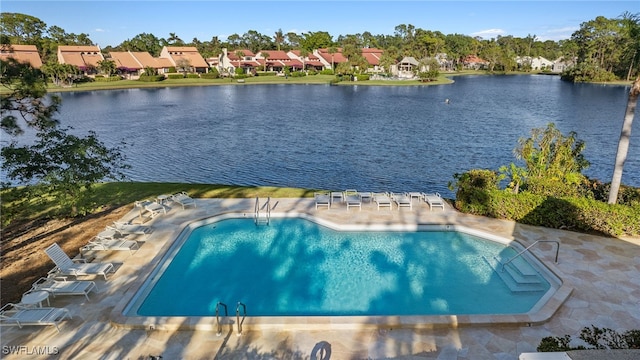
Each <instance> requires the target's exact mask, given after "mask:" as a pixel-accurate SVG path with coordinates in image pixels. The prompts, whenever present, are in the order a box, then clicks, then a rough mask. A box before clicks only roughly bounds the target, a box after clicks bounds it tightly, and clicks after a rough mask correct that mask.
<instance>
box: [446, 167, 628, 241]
mask: <svg viewBox="0 0 640 360" xmlns="http://www.w3.org/2000/svg"><path fill="white" fill-rule="evenodd" d="M454 178H455V179H456V180H455V182H454V183H453V184H451V183H450V184H449V188H450V189H451V190H454V189H455V188H457V191H456V201H455V206H456V208H457V209H458V210H460V211H462V212H466V213H471V214H476V215H483V216H490V217H494V218H498V219H508V220H514V221H517V222H520V223H523V224H529V225H535V226H544V227H548V228H554V229H567V230H573V231H581V232H587V233H594V232H595V233H600V234H605V235H609V236H620V235H629V236H637V235H639V234H640V202H636V201H630V202H629V203H630V205H625V204H614V205H610V204H607V203H606V202H604V201H600V200H597V199H594V198H593V196H591V197H585V196H562V197H558V196H549V195H540V194H533V193H531V192H529V191H523V192H520V193H518V194H514V193H513V192H512V191H508V190H500V189H499V188H498V182H499V180H500V177H499V176H498V175H497V174H496V173H495V172H493V171H491V170H484V169H474V170H470V171H468V172H466V173H463V174H455V175H454ZM637 191H639V189H634V191H632V190H626V192H628V193H631V194H633V195H631V196H630V197H633V196H635V194H636V193H637Z"/></svg>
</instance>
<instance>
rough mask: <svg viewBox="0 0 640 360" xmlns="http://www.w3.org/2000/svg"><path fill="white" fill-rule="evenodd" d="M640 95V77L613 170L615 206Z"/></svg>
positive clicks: (611, 193)
mask: <svg viewBox="0 0 640 360" xmlns="http://www.w3.org/2000/svg"><path fill="white" fill-rule="evenodd" d="M638 95H640V76H638V78H637V79H636V81H634V82H633V85H632V86H631V90H630V91H629V99H628V100H627V111H626V113H625V114H624V121H623V123H622V132H621V133H620V140H619V141H618V151H617V152H616V162H615V164H614V168H613V177H612V178H611V189H610V190H609V204H615V203H616V202H617V201H618V191H619V190H620V183H621V182H622V169H623V168H624V161H625V160H626V159H627V152H628V151H629V139H630V138H631V125H632V124H633V118H634V115H635V111H636V105H638Z"/></svg>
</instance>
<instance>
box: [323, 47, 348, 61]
mask: <svg viewBox="0 0 640 360" xmlns="http://www.w3.org/2000/svg"><path fill="white" fill-rule="evenodd" d="M340 51H342V49H338V52H337V53H334V54H333V62H334V63H335V64H339V63H343V62H347V61H349V60H347V58H346V57H344V55H342V53H341V52H340ZM318 55H320V57H322V58H323V59H324V61H326V62H328V63H331V56H332V55H331V54H329V51H328V50H327V49H318Z"/></svg>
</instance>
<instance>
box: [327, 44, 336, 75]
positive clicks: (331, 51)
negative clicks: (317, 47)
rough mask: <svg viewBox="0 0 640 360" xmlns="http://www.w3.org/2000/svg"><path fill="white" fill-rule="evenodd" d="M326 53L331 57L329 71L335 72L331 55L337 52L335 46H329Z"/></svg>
mask: <svg viewBox="0 0 640 360" xmlns="http://www.w3.org/2000/svg"><path fill="white" fill-rule="evenodd" d="M327 52H328V53H329V55H331V70H335V69H336V64H335V63H334V59H333V55H334V54H336V53H337V52H338V48H336V47H335V46H330V47H329V48H328V49H327Z"/></svg>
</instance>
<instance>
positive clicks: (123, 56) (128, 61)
mask: <svg viewBox="0 0 640 360" xmlns="http://www.w3.org/2000/svg"><path fill="white" fill-rule="evenodd" d="M109 55H111V60H113V61H114V62H115V63H116V67H117V68H123V69H127V70H140V69H142V68H144V66H143V65H142V64H141V63H139V62H138V61H137V59H136V58H135V56H133V54H132V53H130V52H118V51H112V52H110V53H109Z"/></svg>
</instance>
